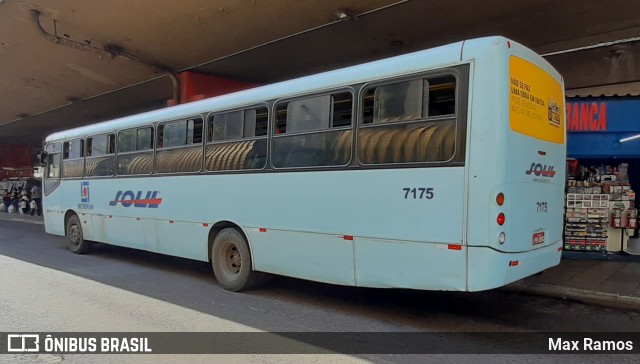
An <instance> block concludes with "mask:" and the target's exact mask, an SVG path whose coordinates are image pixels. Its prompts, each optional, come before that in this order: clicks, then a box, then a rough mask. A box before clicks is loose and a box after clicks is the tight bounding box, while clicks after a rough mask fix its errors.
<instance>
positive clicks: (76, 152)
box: [62, 139, 84, 178]
mask: <svg viewBox="0 0 640 364" xmlns="http://www.w3.org/2000/svg"><path fill="white" fill-rule="evenodd" d="M83 175H84V140H83V139H73V140H69V141H66V142H64V143H63V147H62V177H63V178H78V177H82V176H83Z"/></svg>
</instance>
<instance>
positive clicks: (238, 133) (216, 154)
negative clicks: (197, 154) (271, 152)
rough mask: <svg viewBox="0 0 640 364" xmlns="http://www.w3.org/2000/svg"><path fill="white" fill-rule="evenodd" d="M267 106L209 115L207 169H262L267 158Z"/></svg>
mask: <svg viewBox="0 0 640 364" xmlns="http://www.w3.org/2000/svg"><path fill="white" fill-rule="evenodd" d="M268 116H269V112H268V109H267V107H265V106H259V107H256V108H250V109H245V110H236V111H230V112H226V113H220V114H215V115H212V116H210V117H209V121H208V124H207V126H208V129H209V134H210V138H209V143H208V145H207V150H206V157H205V158H206V159H205V165H206V169H207V170H208V171H233V170H244V169H262V168H264V167H265V165H266V161H267V142H266V137H267V124H268V120H269V118H268Z"/></svg>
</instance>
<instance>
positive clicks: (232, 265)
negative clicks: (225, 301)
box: [208, 221, 259, 292]
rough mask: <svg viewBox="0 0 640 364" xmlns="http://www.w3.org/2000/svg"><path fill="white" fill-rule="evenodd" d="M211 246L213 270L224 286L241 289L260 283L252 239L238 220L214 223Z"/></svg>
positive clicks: (232, 289) (210, 239)
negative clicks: (250, 241) (253, 254)
mask: <svg viewBox="0 0 640 364" xmlns="http://www.w3.org/2000/svg"><path fill="white" fill-rule="evenodd" d="M208 248H209V261H210V262H211V266H212V268H213V272H214V274H215V276H216V279H217V280H218V283H219V284H220V285H221V286H222V287H223V288H224V289H226V290H229V291H234V292H239V291H243V290H246V289H250V288H252V287H253V286H255V285H256V284H257V283H258V275H259V274H258V272H256V271H254V270H253V257H252V253H251V247H250V244H249V240H248V239H247V236H246V234H245V233H244V231H243V230H242V228H240V227H239V226H238V225H237V224H234V223H232V222H229V221H221V222H218V223H216V224H214V226H213V227H212V228H211V230H210V231H209V239H208ZM247 263H248V264H247Z"/></svg>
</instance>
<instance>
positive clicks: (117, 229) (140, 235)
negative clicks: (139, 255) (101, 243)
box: [104, 215, 145, 249]
mask: <svg viewBox="0 0 640 364" xmlns="http://www.w3.org/2000/svg"><path fill="white" fill-rule="evenodd" d="M104 237H105V241H106V242H107V243H109V244H114V245H120V246H125V247H128V248H134V249H145V244H144V230H143V228H142V220H138V219H136V218H133V217H128V216H117V215H109V217H107V219H106V220H105V223H104Z"/></svg>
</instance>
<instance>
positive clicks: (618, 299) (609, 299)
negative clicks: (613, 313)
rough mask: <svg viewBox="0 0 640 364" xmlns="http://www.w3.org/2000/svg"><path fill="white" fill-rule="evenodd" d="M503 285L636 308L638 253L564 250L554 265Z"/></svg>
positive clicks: (638, 299) (638, 303) (639, 306)
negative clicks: (560, 258)
mask: <svg viewBox="0 0 640 364" xmlns="http://www.w3.org/2000/svg"><path fill="white" fill-rule="evenodd" d="M504 289H505V290H509V291H512V292H520V293H526V294H536V295H542V296H548V297H554V298H561V299H568V300H574V301H579V302H584V303H587V304H595V305H601V306H606V307H611V308H620V309H626V310H629V309H630V310H635V311H640V256H634V255H617V254H611V253H610V254H608V255H607V256H606V257H605V256H604V255H602V254H601V253H596V252H571V251H566V252H563V254H562V260H561V261H560V264H559V265H558V266H556V267H553V268H551V269H548V270H547V271H545V272H544V273H543V274H541V275H536V276H532V277H529V278H526V279H523V280H521V281H519V282H516V283H513V284H510V285H508V286H506V287H505V288H504Z"/></svg>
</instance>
